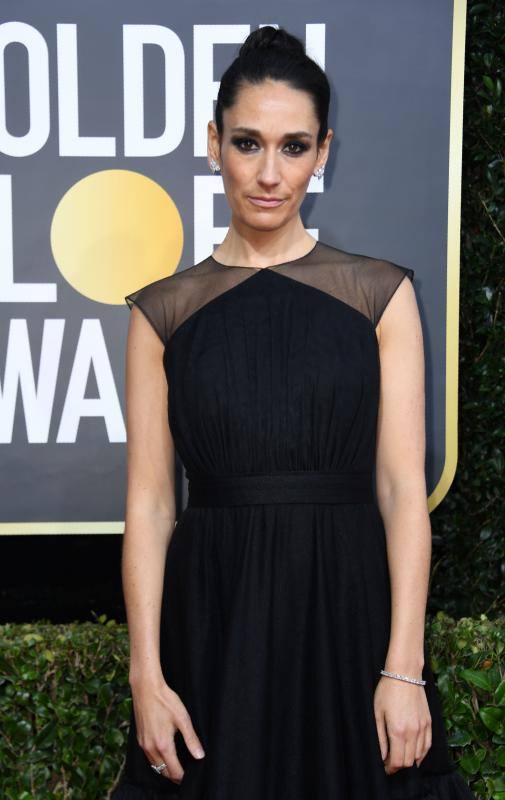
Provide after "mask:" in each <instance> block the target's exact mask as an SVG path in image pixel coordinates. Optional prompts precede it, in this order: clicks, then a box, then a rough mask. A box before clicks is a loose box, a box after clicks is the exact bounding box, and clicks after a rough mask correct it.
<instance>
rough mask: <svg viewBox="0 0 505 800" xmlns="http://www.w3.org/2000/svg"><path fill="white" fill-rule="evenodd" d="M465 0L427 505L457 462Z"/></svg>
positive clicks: (457, 23) (457, 37)
mask: <svg viewBox="0 0 505 800" xmlns="http://www.w3.org/2000/svg"><path fill="white" fill-rule="evenodd" d="M465 28H466V0H454V12H453V26H452V59H451V107H450V125H449V186H448V207H447V208H448V211H447V289H446V291H447V295H446V309H447V310H446V335H445V461H444V468H443V470H442V474H441V476H440V480H439V481H438V483H437V485H436V486H435V488H434V490H433V491H432V493H431V494H430V496H429V497H428V509H429V511H430V512H431V511H433V509H434V508H436V507H437V506H438V504H439V503H441V502H442V500H443V499H444V497H445V495H446V494H447V492H448V491H449V488H450V486H451V483H452V481H453V480H454V475H455V474H456V466H457V463H458V358H459V355H458V351H459V273H460V236H461V165H462V158H463V152H462V150H463V92H464V84H465Z"/></svg>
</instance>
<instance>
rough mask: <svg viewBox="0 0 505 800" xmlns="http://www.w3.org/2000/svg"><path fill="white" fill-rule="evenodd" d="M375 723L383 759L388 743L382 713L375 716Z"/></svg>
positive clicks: (385, 756)
mask: <svg viewBox="0 0 505 800" xmlns="http://www.w3.org/2000/svg"><path fill="white" fill-rule="evenodd" d="M375 724H376V726H377V736H378V738H379V746H380V751H381V758H382V760H383V761H385V760H386V758H387V754H388V748H389V743H388V737H387V733H386V723H385V720H384V714H379V715H378V716H376V717H375Z"/></svg>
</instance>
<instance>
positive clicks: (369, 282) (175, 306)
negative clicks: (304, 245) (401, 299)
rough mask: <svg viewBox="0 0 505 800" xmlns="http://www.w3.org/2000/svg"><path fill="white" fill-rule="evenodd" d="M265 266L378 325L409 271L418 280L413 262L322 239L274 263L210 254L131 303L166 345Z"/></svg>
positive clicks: (138, 294) (134, 294)
mask: <svg viewBox="0 0 505 800" xmlns="http://www.w3.org/2000/svg"><path fill="white" fill-rule="evenodd" d="M265 269H266V270H267V271H269V272H275V273H277V274H279V275H284V276H285V277H287V278H290V279H291V280H295V281H298V282H300V283H304V284H306V285H309V286H312V287H313V288H314V289H318V290H320V291H322V292H325V293H326V294H329V295H331V296H332V297H334V298H336V299H338V300H340V301H341V302H343V303H346V304H347V305H349V306H351V307H352V308H354V309H355V310H356V311H359V312H360V313H361V314H362V315H364V316H365V317H366V318H367V319H368V320H369V321H370V322H371V323H372V324H373V326H374V327H376V326H377V324H378V322H379V320H380V318H381V317H382V314H383V313H384V311H385V309H386V307H387V305H388V303H389V301H390V300H391V298H392V296H393V295H394V293H395V292H396V290H397V288H398V286H399V285H400V283H401V282H402V280H403V278H404V277H405V275H407V276H408V277H409V278H410V280H411V281H412V280H413V279H414V270H412V269H410V268H409V267H403V266H400V265H398V264H394V263H393V262H391V261H385V260H381V259H377V258H371V257H370V256H364V255H358V254H355V253H348V252H345V251H343V250H339V249H338V248H336V247H333V246H332V245H328V244H325V243H323V242H316V244H315V245H314V247H313V248H312V250H310V252H308V253H307V254H305V255H304V256H301V257H300V258H297V259H294V260H291V261H286V262H284V263H281V264H276V265H274V266H271V267H243V266H236V267H235V266H226V265H224V264H221V263H220V262H219V261H217V260H216V259H215V258H214V257H213V256H212V255H210V256H207V258H205V259H204V260H203V261H200V262H199V263H198V264H195V265H194V266H192V267H189V268H187V269H184V270H181V271H180V272H176V273H175V274H174V275H170V276H168V277H165V278H160V279H159V280H157V281H154V282H153V283H150V284H148V285H147V286H144V287H142V288H141V289H137V290H136V291H135V292H131V293H130V294H128V295H126V297H125V300H126V303H127V304H128V307H129V308H132V307H133V305H136V306H138V307H139V308H140V310H141V311H142V312H143V313H144V314H145V316H146V317H147V319H148V320H149V322H150V323H151V325H152V326H153V328H154V330H155V331H156V333H157V334H158V336H159V337H160V339H161V340H162V342H163V343H164V344H165V345H166V344H167V342H168V341H169V340H170V338H171V337H172V336H173V334H174V333H175V331H176V330H177V329H178V328H179V326H180V325H181V324H182V323H183V322H185V321H186V320H187V319H188V318H189V317H190V316H192V315H193V314H195V313H196V312H197V311H199V310H200V309H201V308H203V306H205V305H207V304H208V303H210V302H211V301H212V300H215V299H216V298H217V297H219V296H220V295H222V294H223V293H224V292H227V291H229V290H231V289H233V288H234V287H235V286H236V285H238V284H239V283H242V282H243V281H246V280H249V279H251V278H252V277H253V276H254V275H256V274H257V273H258V272H260V271H263V270H265Z"/></svg>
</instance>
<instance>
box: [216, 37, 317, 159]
mask: <svg viewBox="0 0 505 800" xmlns="http://www.w3.org/2000/svg"><path fill="white" fill-rule="evenodd" d="M268 79H272V80H276V81H285V82H286V83H287V84H289V85H290V86H291V87H292V88H293V89H301V90H302V91H304V92H307V93H308V94H309V95H310V97H311V98H312V102H313V104H314V110H315V113H316V116H317V118H318V120H319V132H318V135H317V143H318V145H319V144H321V142H322V141H323V140H324V138H325V137H326V134H327V132H328V107H329V104H330V84H329V82H328V78H327V77H326V74H325V72H324V70H322V69H321V67H320V66H319V65H318V64H317V63H316V62H315V61H314V60H313V59H312V58H310V57H309V56H308V55H307V54H306V52H305V48H304V46H303V43H302V41H301V40H300V39H298V38H297V37H296V36H294V35H293V34H291V33H288V32H287V31H286V30H285V29H284V28H274V27H273V26H272V25H265V26H264V27H263V28H257V29H256V30H254V31H252V32H251V33H250V34H249V36H248V37H247V39H246V40H245V41H244V42H243V44H242V46H241V47H240V50H239V53H238V56H237V57H236V58H235V60H234V61H233V62H232V63H231V64H230V66H229V67H228V69H227V70H226V71H225V72H224V74H223V76H222V78H221V83H220V86H219V91H218V95H217V102H216V110H215V117H216V128H217V131H218V134H219V136H220V137H221V136H222V135H223V110H224V109H225V108H231V106H233V105H234V103H235V102H236V100H237V95H238V93H239V91H240V89H241V88H243V87H244V86H245V85H247V84H251V85H257V84H260V83H263V81H265V80H268Z"/></svg>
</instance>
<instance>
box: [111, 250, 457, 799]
mask: <svg viewBox="0 0 505 800" xmlns="http://www.w3.org/2000/svg"><path fill="white" fill-rule="evenodd" d="M413 274H414V273H413V270H411V269H408V268H406V267H401V266H398V265H396V264H393V263H392V262H389V261H383V260H379V259H374V258H370V257H366V256H362V255H356V254H352V253H347V252H344V251H342V250H339V249H337V248H335V247H333V246H330V245H328V244H324V243H322V242H317V243H316V244H315V245H314V246H313V247H312V249H311V250H310V251H309V252H308V253H306V254H305V255H303V256H302V257H301V258H297V259H294V260H291V261H288V262H284V263H282V264H277V265H275V266H272V267H268V268H261V267H258V268H254V267H243V266H236V267H234V266H226V265H224V264H221V263H220V262H218V261H217V260H216V259H215V258H214V256H212V255H210V256H208V257H207V258H205V259H204V260H203V261H201V262H199V263H198V264H196V265H194V266H192V267H190V268H188V269H185V270H182V271H180V272H177V273H175V274H174V275H171V276H168V277H165V278H162V279H161V280H158V281H156V282H154V283H151V284H149V285H147V286H144V287H142V288H141V289H139V290H137V291H136V292H133V293H132V294H130V295H128V296H127V297H126V301H127V303H128V306H129V307H132V306H133V304H135V305H137V306H138V307H139V308H140V309H141V310H142V312H143V313H144V314H145V315H146V317H147V318H148V319H149V321H150V322H151V324H152V325H153V327H154V329H155V331H156V332H157V334H158V335H159V336H160V338H161V339H162V341H163V343H164V345H165V349H164V354H163V364H164V369H165V373H166V376H167V389H168V391H167V414H168V420H169V424H170V429H171V432H172V435H173V439H174V442H175V446H176V449H177V451H178V453H179V456H180V458H181V460H182V463H183V464H184V467H185V469H186V474H187V477H188V479H189V484H188V490H189V500H188V504H187V507H186V508H185V510H184V511H183V512H182V514H181V515H180V517H179V519H178V522H177V525H176V526H175V530H174V532H173V535H172V539H171V541H170V544H169V547H168V551H167V558H166V567H165V582H164V590H163V598H162V612H161V616H162V618H161V631H160V633H161V638H160V647H161V662H162V670H163V674H164V677H165V679H166V681H167V683H168V685H169V686H170V687H171V688H172V689H174V690H175V691H177V693H178V694H179V696H180V697H181V699H182V701H183V703H184V704H185V706H186V708H187V709H188V711H189V713H190V715H191V719H192V722H193V725H194V727H195V730H196V732H197V734H198V736H199V738H200V741H201V742H202V744H203V747H204V750H205V752H206V755H205V757H204V758H203V759H202V760H198V759H196V758H194V757H193V756H192V754H191V753H190V752H189V751H188V749H187V747H186V745H185V743H184V740H183V738H182V735H181V734H180V732H179V731H177V733H176V734H175V742H176V746H177V752H178V756H179V759H180V761H181V764H182V767H183V769H184V770H185V774H184V777H183V780H182V782H181V783H180V784H177V783H175V782H173V781H170V780H169V779H168V778H165V777H163V776H162V775H158V774H157V773H155V772H154V770H153V769H151V767H150V766H149V762H148V759H147V757H146V756H145V754H144V752H143V750H142V749H141V748H140V746H139V744H138V742H137V740H136V730H135V718H134V714H133V710H132V714H131V719H130V730H129V739H128V746H127V752H126V763H125V767H124V770H123V773H122V776H121V781H120V784H119V786H118V787H117V788H116V790H115V792H114V793H113V794H112V798H113V800H162V798H164V799H165V800H166V799H167V798H173V800H176V799H178V800H330V798H331V800H414V798H415V800H465V798H466V799H467V800H468V798H473V794H472V793H471V791H470V790H469V788H468V786H467V784H466V781H465V780H464V779H463V777H462V776H461V775H460V773H459V772H458V771H457V770H456V768H455V763H454V762H453V760H452V758H451V756H450V754H449V750H448V746H447V741H446V736H445V730H444V722H443V718H442V714H441V706H440V700H439V697H438V694H437V689H436V686H435V683H434V676H433V673H432V671H431V668H430V663H429V654H428V653H427V650H426V644H425V666H424V669H423V678H425V679H426V681H427V683H426V686H425V687H424V690H425V691H426V694H427V698H428V702H429V705H430V711H431V716H432V734H433V736H432V742H433V743H432V747H431V749H430V751H429V752H428V755H427V756H426V757H425V759H424V760H423V762H422V763H421V766H420V768H418V767H417V766H416V765H415V764H414V765H413V766H412V767H407V768H403V769H401V770H399V771H398V772H396V773H395V774H393V775H390V776H389V775H387V774H386V772H385V770H384V765H383V762H382V758H381V754H380V746H379V740H378V735H377V728H376V723H375V718H374V711H373V695H374V690H375V687H376V685H377V683H378V681H379V679H380V677H381V676H380V669H381V668H382V667H384V663H385V657H386V653H387V648H388V640H389V633H390V584H389V573H388V563H387V554H386V539H385V529H384V526H383V521H382V518H381V515H380V513H379V509H378V506H377V503H376V500H375V488H374V468H375V465H374V460H375V450H376V426H377V412H378V404H379V385H380V371H379V370H380V361H379V350H378V342H377V337H376V331H375V329H376V325H377V323H378V321H379V319H380V317H381V315H382V313H383V311H384V309H385V307H386V305H387V304H388V302H389V300H390V299H391V297H392V295H393V294H394V292H395V291H396V289H397V287H398V286H399V284H400V282H401V281H402V280H403V278H404V277H405V276H406V275H407V276H408V277H409V279H410V280H412V279H413ZM419 690H420V691H423V688H422V687H419Z"/></svg>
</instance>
